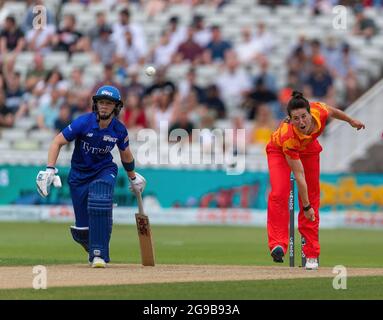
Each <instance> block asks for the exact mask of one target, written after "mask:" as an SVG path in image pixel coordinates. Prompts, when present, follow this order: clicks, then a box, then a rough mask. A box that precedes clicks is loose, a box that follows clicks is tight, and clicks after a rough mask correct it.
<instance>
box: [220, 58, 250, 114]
mask: <svg viewBox="0 0 383 320" xmlns="http://www.w3.org/2000/svg"><path fill="white" fill-rule="evenodd" d="M216 85H217V87H218V90H219V93H220V97H221V98H222V99H223V101H224V102H225V105H226V107H227V108H226V111H227V112H228V113H229V114H228V116H230V114H231V113H232V112H233V111H235V110H236V109H237V108H238V107H239V106H240V105H241V104H242V102H243V101H244V98H245V97H246V96H247V94H248V92H249V91H250V90H251V79H250V77H249V75H248V74H247V73H246V72H245V71H244V70H243V69H241V68H240V66H239V61H238V57H237V55H236V54H235V53H234V52H233V51H231V52H229V53H228V54H227V55H226V58H225V65H224V68H223V72H222V73H221V74H220V75H219V77H218V79H217V81H216Z"/></svg>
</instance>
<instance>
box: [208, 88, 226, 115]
mask: <svg viewBox="0 0 383 320" xmlns="http://www.w3.org/2000/svg"><path fill="white" fill-rule="evenodd" d="M205 105H206V107H207V108H208V109H209V110H211V111H213V112H214V114H215V118H217V119H224V118H225V117H226V108H225V104H224V102H223V101H222V99H221V98H220V96H219V92H218V88H217V86H216V85H214V84H212V85H210V86H208V87H207V89H206V101H205Z"/></svg>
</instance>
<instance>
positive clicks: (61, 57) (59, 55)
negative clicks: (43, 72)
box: [44, 51, 68, 69]
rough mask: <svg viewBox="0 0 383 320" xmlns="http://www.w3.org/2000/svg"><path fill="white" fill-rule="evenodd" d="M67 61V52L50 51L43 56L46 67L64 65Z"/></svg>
mask: <svg viewBox="0 0 383 320" xmlns="http://www.w3.org/2000/svg"><path fill="white" fill-rule="evenodd" d="M67 61H68V54H67V53H66V52H64V51H61V52H51V53H49V54H48V55H46V56H44V66H45V67H46V68H47V69H52V68H55V67H60V66H62V65H65V64H66V63H67Z"/></svg>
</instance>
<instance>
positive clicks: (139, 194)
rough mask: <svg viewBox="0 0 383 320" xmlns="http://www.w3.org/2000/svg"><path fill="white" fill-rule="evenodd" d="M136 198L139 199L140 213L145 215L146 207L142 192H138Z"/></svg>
mask: <svg viewBox="0 0 383 320" xmlns="http://www.w3.org/2000/svg"><path fill="white" fill-rule="evenodd" d="M136 197H137V204H138V213H140V214H145V213H144V206H143V204H142V197H141V192H139V191H137V192H136Z"/></svg>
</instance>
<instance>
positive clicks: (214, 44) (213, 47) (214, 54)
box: [204, 25, 232, 63]
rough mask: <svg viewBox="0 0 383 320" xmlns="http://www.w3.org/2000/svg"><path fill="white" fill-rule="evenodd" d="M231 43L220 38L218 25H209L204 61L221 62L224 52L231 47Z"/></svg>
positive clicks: (223, 58)
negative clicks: (209, 33) (208, 40)
mask: <svg viewBox="0 0 383 320" xmlns="http://www.w3.org/2000/svg"><path fill="white" fill-rule="evenodd" d="M231 47H232V46H231V43H230V42H228V41H226V40H223V39H222V34H221V29H220V27H219V26H216V25H214V26H212V27H211V41H210V42H209V44H208V45H207V46H206V50H205V59H204V60H205V62H206V63H212V62H223V61H224V60H225V53H226V52H227V51H228V50H230V49H231Z"/></svg>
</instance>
